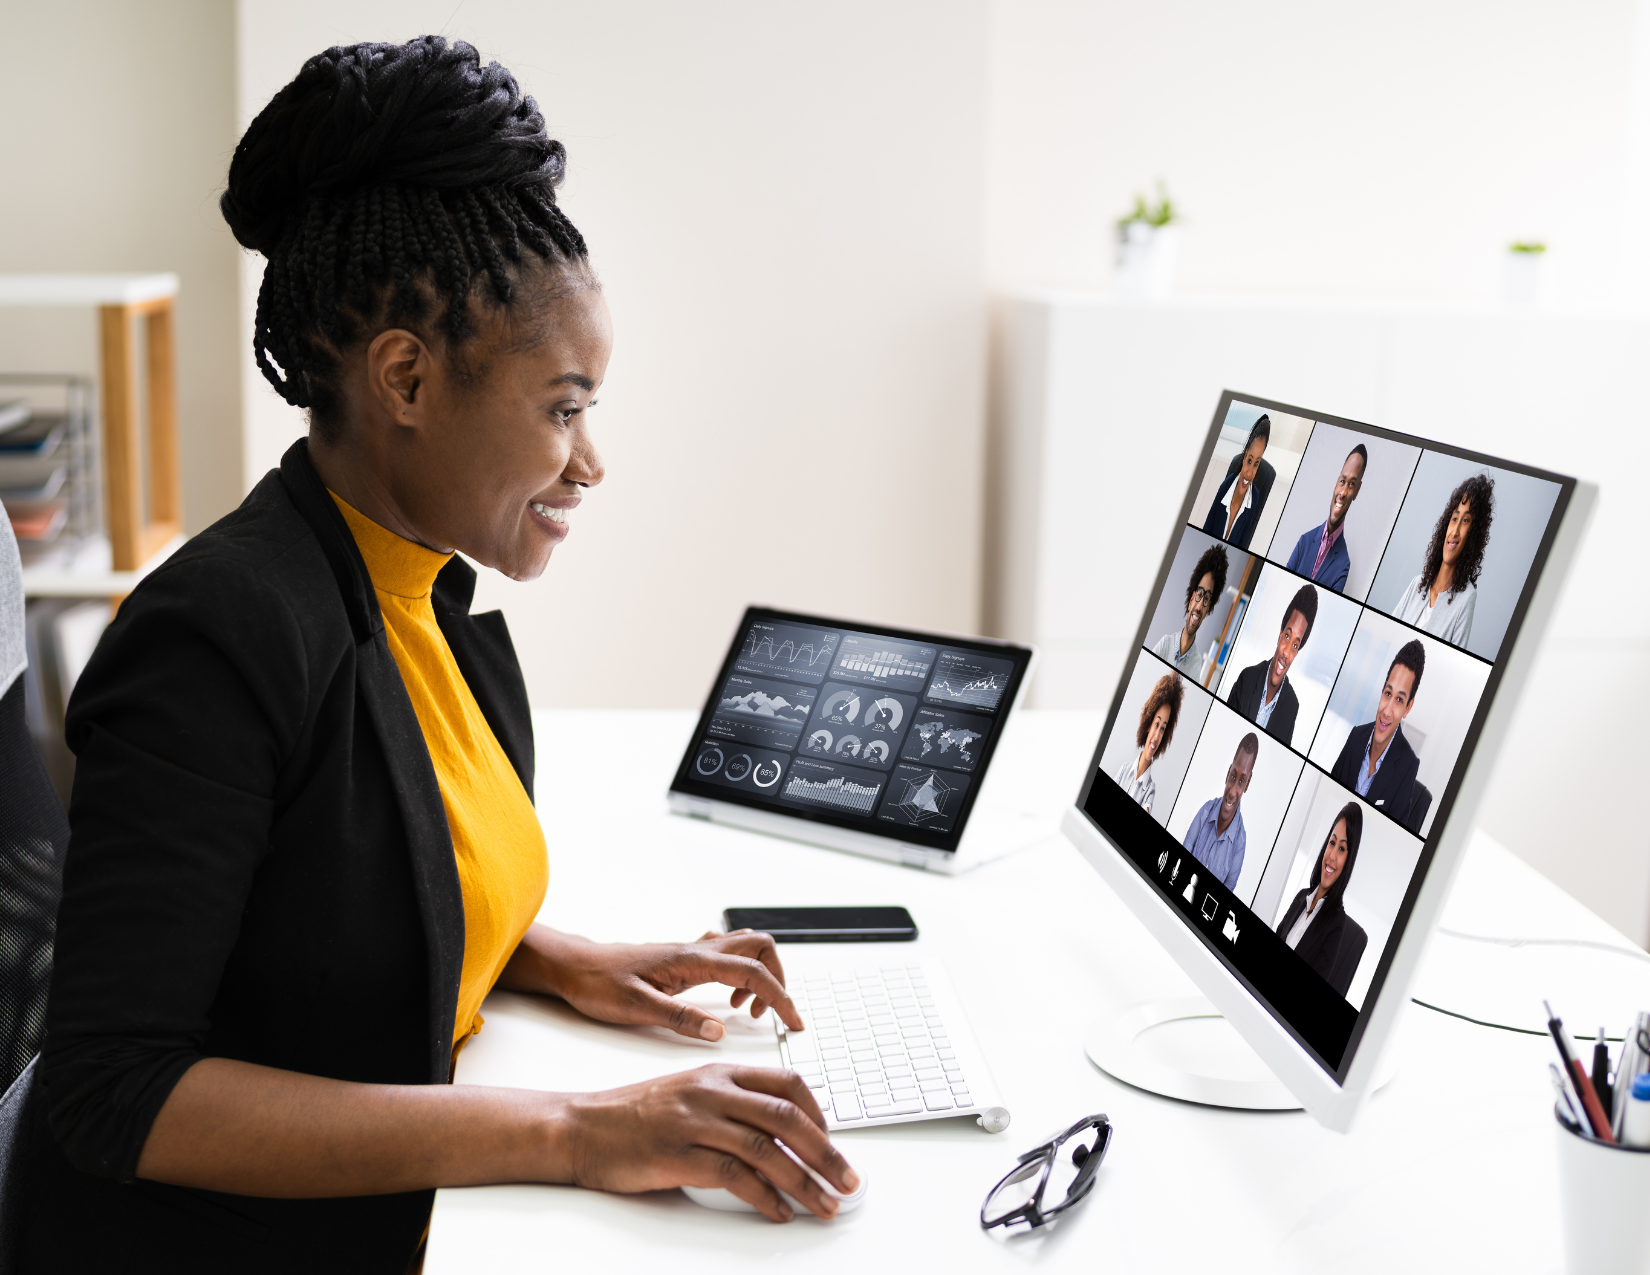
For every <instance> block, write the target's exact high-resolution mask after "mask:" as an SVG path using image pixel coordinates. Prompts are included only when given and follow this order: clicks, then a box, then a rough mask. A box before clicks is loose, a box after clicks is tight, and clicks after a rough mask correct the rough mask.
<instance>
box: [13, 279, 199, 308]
mask: <svg viewBox="0 0 1650 1275" xmlns="http://www.w3.org/2000/svg"><path fill="white" fill-rule="evenodd" d="M177 295H178V277H177V275H175V274H0V306H25V305H141V304H142V303H143V302H145V301H158V300H160V299H161V298H162V297H175V296H177Z"/></svg>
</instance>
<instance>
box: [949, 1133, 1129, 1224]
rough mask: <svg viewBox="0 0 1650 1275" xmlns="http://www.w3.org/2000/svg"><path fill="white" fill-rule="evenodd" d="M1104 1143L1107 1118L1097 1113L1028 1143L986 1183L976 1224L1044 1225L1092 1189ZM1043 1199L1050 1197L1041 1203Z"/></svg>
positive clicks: (1107, 1143) (1108, 1137)
mask: <svg viewBox="0 0 1650 1275" xmlns="http://www.w3.org/2000/svg"><path fill="white" fill-rule="evenodd" d="M1110 1146H1111V1121H1110V1120H1108V1119H1106V1117H1105V1116H1103V1115H1100V1116H1084V1117H1083V1118H1082V1119H1081V1120H1079V1121H1078V1122H1077V1123H1076V1124H1074V1125H1072V1126H1071V1128H1069V1129H1067V1130H1066V1131H1065V1132H1064V1133H1062V1134H1060V1135H1058V1136H1057V1137H1054V1138H1051V1139H1050V1140H1049V1141H1047V1142H1045V1143H1043V1145H1042V1146H1040V1147H1033V1148H1032V1149H1031V1150H1030V1151H1027V1152H1026V1153H1025V1154H1024V1155H1023V1156H1021V1157H1020V1160H1019V1163H1018V1164H1016V1165H1015V1166H1014V1168H1013V1169H1012V1170H1010V1171H1009V1174H1008V1176H1007V1177H1005V1178H1004V1179H1003V1180H1002V1181H1001V1182H999V1183H997V1185H996V1186H994V1187H992V1188H991V1194H989V1195H987V1196H986V1197H985V1203H984V1204H983V1205H982V1206H981V1207H980V1226H981V1227H983V1228H984V1229H985V1230H988V1231H989V1230H990V1229H991V1228H992V1227H994V1226H1012V1225H1014V1223H1016V1222H1025V1223H1027V1224H1028V1225H1030V1226H1032V1227H1039V1226H1046V1225H1047V1224H1048V1223H1049V1222H1052V1221H1053V1220H1054V1219H1055V1218H1057V1217H1059V1216H1060V1214H1062V1213H1064V1212H1065V1211H1066V1210H1067V1209H1069V1208H1071V1207H1072V1206H1074V1205H1076V1204H1080V1203H1082V1201H1083V1199H1084V1198H1085V1197H1086V1196H1087V1195H1088V1193H1089V1192H1090V1191H1092V1190H1093V1189H1094V1175H1095V1173H1096V1172H1097V1171H1098V1170H1099V1168H1100V1162H1101V1161H1102V1160H1104V1159H1105V1158H1106V1149H1107V1148H1108V1147H1110ZM1068 1148H1069V1150H1068ZM1062 1152H1063V1153H1064V1154H1062ZM1045 1198H1047V1199H1049V1200H1052V1201H1053V1203H1052V1204H1051V1205H1049V1206H1048V1207H1046V1208H1045V1207H1044V1204H1043V1201H1044V1199H1045Z"/></svg>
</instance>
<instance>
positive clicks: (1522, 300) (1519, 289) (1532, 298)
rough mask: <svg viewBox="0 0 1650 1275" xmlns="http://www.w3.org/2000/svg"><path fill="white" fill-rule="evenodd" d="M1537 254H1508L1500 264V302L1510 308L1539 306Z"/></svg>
mask: <svg viewBox="0 0 1650 1275" xmlns="http://www.w3.org/2000/svg"><path fill="white" fill-rule="evenodd" d="M1541 257H1542V254H1541V253H1539V252H1509V253H1508V254H1507V256H1506V259H1505V260H1504V261H1503V262H1502V264H1501V301H1502V304H1504V305H1510V306H1536V305H1540V304H1541Z"/></svg>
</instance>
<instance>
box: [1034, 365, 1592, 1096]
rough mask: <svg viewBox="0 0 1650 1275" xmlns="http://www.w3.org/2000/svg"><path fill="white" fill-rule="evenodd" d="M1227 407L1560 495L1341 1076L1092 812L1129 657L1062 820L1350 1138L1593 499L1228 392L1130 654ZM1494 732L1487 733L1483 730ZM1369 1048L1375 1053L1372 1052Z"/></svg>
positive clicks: (1436, 446)
mask: <svg viewBox="0 0 1650 1275" xmlns="http://www.w3.org/2000/svg"><path fill="white" fill-rule="evenodd" d="M1234 402H1241V403H1244V404H1250V405H1253V406H1256V407H1261V408H1264V409H1266V410H1268V411H1276V412H1280V413H1285V414H1288V415H1293V416H1299V417H1303V418H1305V419H1308V420H1310V421H1312V422H1313V423H1314V425H1316V424H1326V425H1333V426H1338V427H1341V428H1345V429H1350V430H1355V431H1358V432H1361V433H1366V434H1369V435H1371V436H1373V437H1377V438H1381V439H1386V440H1389V441H1393V442H1398V443H1403V444H1406V445H1410V446H1415V447H1419V448H1422V449H1423V450H1431V451H1435V452H1440V453H1443V454H1446V455H1449V456H1453V457H1457V458H1459V459H1463V460H1468V461H1471V462H1475V463H1480V464H1484V465H1488V466H1492V467H1494V468H1498V469H1504V470H1508V471H1511V472H1514V473H1519V474H1523V475H1526V476H1529V477H1532V478H1536V479H1540V480H1543V481H1546V482H1551V483H1554V484H1555V485H1557V486H1558V487H1559V493H1558V496H1557V499H1556V500H1555V502H1554V506H1553V511H1552V513H1551V514H1550V515H1549V518H1548V524H1547V527H1546V529H1545V532H1544V534H1543V536H1542V539H1541V542H1540V544H1539V546H1538V547H1537V550H1536V552H1535V555H1534V556H1533V558H1532V559H1531V563H1530V569H1529V573H1528V575H1527V576H1526V578H1525V582H1524V587H1523V589H1522V591H1521V592H1520V595H1519V598H1518V601H1517V604H1516V605H1515V606H1514V608H1513V611H1512V614H1511V616H1510V618H1509V620H1508V623H1507V631H1506V634H1505V636H1504V637H1503V639H1502V644H1501V648H1500V652H1499V654H1498V657H1497V658H1496V659H1495V660H1494V661H1491V662H1490V672H1489V675H1488V677H1487V679H1486V681H1485V685H1484V691H1483V694H1482V696H1481V698H1480V700H1479V704H1478V707H1477V709H1476V710H1475V712H1474V715H1473V719H1472V722H1471V724H1470V725H1469V727H1468V730H1467V733H1466V737H1465V739H1464V740H1463V743H1462V746H1461V758H1462V761H1461V762H1459V763H1458V764H1457V766H1456V768H1455V770H1454V771H1453V772H1452V774H1451V776H1450V780H1449V783H1448V784H1447V785H1446V786H1445V788H1444V789H1443V791H1442V792H1441V793H1440V794H1439V796H1438V798H1437V799H1436V810H1437V813H1436V815H1435V816H1434V818H1433V823H1432V828H1431V831H1430V832H1429V834H1428V836H1427V837H1426V838H1425V839H1424V841H1423V845H1422V848H1421V852H1420V857H1419V859H1418V861H1417V864H1416V869H1415V872H1414V875H1413V876H1412V878H1411V880H1410V884H1409V887H1408V888H1407V889H1406V891H1405V894H1404V898H1403V901H1402V903H1401V904H1400V906H1399V909H1398V911H1397V913H1396V915H1395V916H1394V920H1393V926H1392V931H1391V933H1392V936H1393V938H1392V940H1391V941H1389V942H1388V945H1387V947H1386V950H1385V951H1384V952H1382V953H1381V956H1380V958H1379V960H1378V963H1377V965H1376V968H1375V971H1374V974H1373V977H1372V980H1371V983H1370V989H1369V992H1368V994H1367V996H1366V998H1365V1001H1364V1004H1363V1007H1362V1009H1361V1010H1360V1011H1359V1012H1358V1017H1357V1021H1356V1023H1355V1024H1354V1026H1353V1029H1352V1033H1351V1035H1350V1037H1349V1038H1348V1040H1347V1043H1346V1046H1345V1050H1344V1053H1343V1055H1342V1058H1341V1061H1340V1064H1339V1066H1336V1067H1332V1066H1330V1065H1329V1063H1328V1061H1327V1060H1326V1059H1324V1058H1323V1057H1322V1056H1321V1055H1320V1054H1319V1053H1318V1051H1317V1050H1316V1049H1314V1048H1313V1047H1312V1046H1311V1045H1310V1044H1308V1043H1307V1041H1306V1040H1305V1039H1304V1038H1303V1037H1302V1035H1301V1033H1300V1032H1299V1031H1298V1030H1297V1029H1296V1028H1295V1026H1294V1025H1293V1024H1291V1023H1290V1022H1289V1021H1288V1020H1287V1019H1285V1018H1283V1017H1282V1015H1281V1014H1279V1013H1277V1012H1276V1011H1274V1010H1273V1009H1272V1007H1271V1005H1270V1004H1269V1003H1268V1001H1267V1000H1266V998H1265V996H1264V995H1263V994H1262V993H1261V992H1260V991H1259V990H1258V989H1257V988H1255V987H1253V986H1252V985H1251V984H1250V983H1249V981H1248V980H1247V979H1245V978H1244V977H1243V975H1242V974H1241V973H1239V972H1238V971H1237V970H1236V969H1235V968H1233V967H1232V966H1231V965H1229V964H1228V963H1227V962H1226V960H1225V959H1224V958H1223V956H1222V954H1221V952H1220V950H1219V948H1218V947H1217V946H1216V945H1215V944H1214V943H1213V942H1212V940H1211V939H1210V938H1209V936H1208V935H1206V934H1204V933H1203V932H1201V931H1199V930H1197V929H1195V928H1193V927H1192V926H1189V925H1187V924H1186V923H1185V920H1184V918H1183V917H1182V915H1181V914H1180V913H1179V912H1178V911H1177V910H1175V909H1173V908H1172V907H1170V906H1169V904H1168V902H1167V901H1166V900H1165V899H1164V898H1163V897H1162V895H1161V894H1160V893H1159V891H1158V888H1157V886H1156V885H1155V883H1154V882H1153V881H1152V880H1151V878H1150V877H1148V876H1147V875H1146V874H1145V872H1144V871H1143V870H1142V869H1141V868H1140V867H1139V866H1138V865H1137V864H1136V863H1135V862H1134V860H1133V859H1132V858H1131V857H1130V856H1129V855H1127V854H1126V853H1125V852H1124V851H1123V850H1122V848H1121V847H1120V846H1119V845H1118V844H1117V843H1116V841H1115V840H1114V839H1113V838H1112V837H1111V836H1110V834H1109V833H1108V832H1107V830H1106V829H1104V828H1102V827H1101V826H1100V825H1099V823H1098V822H1097V821H1096V820H1095V819H1094V818H1093V817H1092V816H1091V815H1090V814H1089V813H1088V812H1087V810H1086V805H1087V803H1088V798H1089V794H1090V792H1091V790H1092V789H1093V787H1094V785H1095V783H1096V782H1098V781H1099V779H1100V777H1101V776H1100V759H1101V755H1102V753H1103V752H1104V749H1105V744H1106V740H1107V739H1108V738H1109V737H1110V735H1111V731H1112V728H1113V726H1114V725H1115V723H1116V721H1117V716H1118V714H1119V712H1120V711H1121V710H1122V703H1123V696H1124V693H1125V691H1126V689H1127V685H1128V677H1129V670H1130V669H1131V668H1132V659H1126V660H1125V663H1124V668H1123V671H1122V673H1121V675H1120V676H1119V679H1118V684H1117V688H1116V690H1115V692H1114V693H1113V696H1112V700H1111V705H1110V707H1109V709H1108V711H1107V713H1106V719H1105V724H1104V726H1103V728H1102V730H1101V731H1100V735H1099V738H1098V739H1097V741H1096V743H1095V748H1094V752H1093V754H1092V756H1091V759H1090V764H1089V768H1088V771H1087V773H1086V775H1085V778H1084V781H1083V785H1082V788H1081V789H1080V791H1079V792H1078V795H1077V799H1076V802H1075V803H1074V805H1073V806H1072V807H1071V808H1070V809H1069V810H1068V811H1067V814H1066V818H1065V821H1064V824H1063V827H1064V830H1065V832H1066V834H1067V836H1068V838H1069V839H1070V840H1072V841H1073V843H1074V844H1076V845H1077V847H1078V849H1079V850H1080V851H1081V852H1082V853H1083V854H1084V856H1085V858H1087V859H1088V860H1089V862H1090V863H1091V864H1092V865H1093V866H1094V867H1096V868H1097V869H1098V870H1099V871H1100V872H1101V874H1102V875H1103V876H1104V877H1106V878H1107V880H1108V881H1109V882H1110V883H1111V884H1112V885H1113V887H1114V888H1115V889H1117V890H1118V892H1119V893H1120V894H1121V895H1122V897H1123V898H1124V900H1125V901H1126V902H1128V903H1129V904H1130V906H1131V908H1132V910H1133V911H1134V912H1135V913H1136V915H1137V916H1139V917H1140V918H1141V919H1142V920H1143V921H1145V922H1146V923H1147V925H1148V928H1150V929H1151V930H1152V932H1153V934H1154V936H1155V937H1157V938H1158V939H1159V941H1160V942H1163V943H1164V945H1165V947H1167V948H1168V950H1169V951H1170V954H1171V955H1172V956H1174V958H1175V959H1176V961H1177V963H1178V964H1180V965H1181V967H1182V968H1183V969H1185V970H1186V971H1187V973H1188V974H1190V975H1192V977H1193V979H1194V981H1195V982H1197V983H1198V985H1199V987H1200V989H1201V990H1202V991H1203V992H1204V994H1205V995H1207V996H1208V997H1209V998H1210V1000H1211V1001H1214V1003H1215V1004H1216V1007H1217V1008H1219V1009H1220V1010H1221V1012H1222V1014H1223V1015H1224V1016H1225V1017H1227V1018H1228V1019H1229V1020H1231V1021H1232V1022H1233V1024H1234V1026H1237V1027H1238V1028H1239V1030H1240V1032H1242V1034H1243V1035H1244V1036H1245V1037H1246V1038H1248V1039H1249V1040H1250V1043H1251V1044H1252V1045H1253V1046H1254V1047H1255V1048H1256V1050H1257V1052H1259V1053H1261V1055H1262V1057H1263V1058H1264V1059H1265V1060H1266V1061H1267V1062H1268V1063H1269V1064H1270V1065H1271V1066H1272V1067H1273V1069H1274V1070H1275V1071H1277V1072H1278V1075H1279V1078H1280V1079H1282V1080H1283V1081H1284V1082H1285V1083H1286V1084H1288V1085H1289V1087H1290V1089H1291V1090H1292V1091H1293V1092H1294V1093H1295V1094H1296V1096H1297V1097H1299V1098H1301V1099H1302V1101H1303V1105H1305V1106H1306V1107H1307V1108H1308V1110H1311V1111H1312V1112H1313V1114H1314V1115H1315V1116H1317V1118H1318V1119H1319V1120H1321V1121H1322V1122H1323V1123H1325V1124H1328V1125H1330V1126H1331V1127H1337V1128H1345V1127H1346V1126H1347V1124H1349V1123H1350V1121H1351V1118H1352V1114H1353V1112H1354V1111H1355V1110H1356V1107H1357V1104H1358V1102H1359V1101H1360V1100H1361V1097H1362V1095H1363V1092H1364V1091H1365V1089H1366V1088H1367V1085H1368V1082H1369V1080H1370V1079H1371V1078H1372V1077H1373V1075H1374V1068H1375V1066H1376V1064H1377V1063H1378V1061H1379V1054H1380V1052H1381V1048H1382V1046H1384V1044H1385V1041H1386V1038H1387V1036H1388V1035H1389V1034H1390V1027H1391V1024H1392V1022H1393V1021H1394V1020H1395V1018H1396V1014H1397V1010H1398V1009H1399V1008H1400V1007H1401V1005H1402V1004H1403V1002H1404V1000H1405V997H1406V995H1407V990H1408V984H1409V978H1410V976H1411V975H1412V974H1413V971H1414V964H1415V962H1416V961H1417V960H1418V959H1419V955H1420V952H1421V951H1422V949H1423V948H1424V945H1425V942H1426V939H1427V938H1428V937H1429V936H1430V933H1431V929H1432V926H1433V924H1434V922H1435V921H1436V915H1437V910H1438V908H1439V907H1441V906H1442V902H1443V899H1444V897H1445V896H1446V895H1447V892H1448V888H1449V884H1450V882H1451V881H1453V879H1454V874H1455V872H1456V870H1457V868H1458V867H1459V862H1460V856H1461V854H1462V852H1463V851H1464V849H1465V846H1466V843H1467V840H1468V838H1469V836H1470V834H1471V831H1472V820H1473V817H1474V815H1475V814H1476V808H1477V805H1478V802H1479V800H1480V798H1481V797H1482V792H1483V788H1484V785H1485V782H1486V781H1487V778H1488V775H1489V773H1490V771H1491V770H1492V769H1493V766H1494V761H1495V757H1496V755H1497V754H1498V752H1499V750H1500V747H1501V744H1502V742H1503V741H1504V739H1505V736H1506V726H1507V725H1508V724H1509V723H1510V720H1511V714H1512V711H1513V708H1514V707H1515V705H1516V702H1517V699H1518V696H1519V692H1520V691H1521V690H1522V686H1523V682H1524V681H1525V679H1526V678H1527V675H1528V671H1529V667H1530V664H1531V662H1532V661H1533V653H1534V651H1535V649H1536V648H1537V647H1538V646H1539V643H1540V639H1541V635H1542V633H1543V632H1544V631H1545V628H1546V624H1547V621H1548V619H1549V618H1550V616H1551V613H1552V609H1553V607H1552V604H1553V602H1554V601H1555V600H1556V596H1557V590H1558V587H1559V585H1560V584H1561V583H1562V579H1563V577H1564V575H1565V574H1566V572H1567V569H1568V566H1569V563H1570V561H1571V560H1572V559H1573V557H1574V553H1575V550H1576V547H1577V545H1578V544H1579V540H1580V537H1581V534H1582V532H1583V530H1584V529H1585V525H1586V522H1587V520H1588V517H1589V516H1590V514H1591V509H1592V505H1593V502H1594V498H1595V496H1596V488H1594V487H1592V486H1591V485H1590V484H1585V483H1580V482H1578V481H1577V480H1576V479H1574V478H1571V477H1567V476H1565V475H1562V474H1556V473H1553V472H1551V471H1548V470H1544V469H1541V468H1539V467H1536V466H1531V465H1526V464H1523V463H1520V462H1517V461H1512V460H1507V459H1504V458H1502V457H1496V456H1490V455H1487V454H1484V453H1481V452H1476V451H1473V450H1471V449H1469V448H1463V447H1457V446H1454V445H1452V444H1449V443H1445V442H1441V441H1438V440H1433V439H1426V438H1422V437H1419V436H1417V435H1412V434H1406V433H1403V432H1401V431H1397V430H1391V429H1387V428H1384V427H1381V426H1376V425H1370V424H1367V423H1365V422H1362V421H1355V420H1350V419H1347V418H1344V417H1339V416H1334V415H1331V414H1328V413H1324V412H1317V411H1313V410H1310V409H1305V408H1300V407H1296V406H1293V405H1291V404H1287V403H1282V402H1278V401H1276V400H1272V399H1267V398H1264V397H1262V396H1260V395H1255V394H1246V393H1243V392H1240V391H1236V390H1225V391H1223V392H1222V394H1221V397H1220V401H1219V403H1218V404H1217V406H1216V408H1215V412H1214V416H1213V419H1212V420H1211V422H1210V425H1209V429H1208V431H1207V433H1206V434H1205V437H1204V441H1203V446H1202V448H1201V449H1200V451H1199V453H1198V458H1197V461H1196V463H1195V464H1194V466H1193V469H1192V477H1191V481H1190V482H1189V484H1188V486H1187V490H1186V495H1185V497H1184V499H1183V500H1182V502H1181V505H1180V510H1179V515H1178V518H1177V520H1176V522H1175V524H1174V527H1173V529H1172V530H1171V531H1170V534H1169V535H1168V537H1167V543H1166V548H1165V551H1164V554H1163V558H1162V561H1161V563H1160V564H1159V567H1158V571H1157V574H1156V578H1155V580H1154V582H1153V585H1152V590H1151V592H1150V594H1148V596H1147V599H1146V602H1145V605H1144V607H1143V610H1142V613H1141V618H1140V623H1139V626H1138V627H1137V629H1136V630H1135V634H1134V641H1133V644H1132V645H1131V647H1130V648H1129V653H1130V655H1131V656H1133V655H1137V654H1138V653H1139V651H1141V650H1142V649H1143V648H1144V644H1145V641H1146V637H1147V627H1148V625H1149V624H1150V622H1151V617H1152V612H1153V609H1154V602H1155V600H1156V598H1157V597H1158V596H1159V594H1160V593H1161V591H1162V589H1163V588H1164V586H1165V584H1166V583H1167V580H1168V575H1169V571H1170V569H1171V567H1172V565H1173V561H1174V556H1175V551H1176V548H1177V547H1178V545H1179V543H1180V540H1181V537H1182V535H1183V534H1184V532H1185V530H1186V528H1187V527H1188V525H1190V523H1189V519H1190V517H1191V514H1192V504H1193V501H1194V500H1195V499H1196V497H1197V493H1198V490H1199V486H1200V483H1201V480H1202V477H1203V475H1204V472H1205V470H1206V469H1207V467H1208V465H1209V462H1210V460H1211V458H1212V457H1213V454H1214V448H1215V444H1216V442H1217V440H1218V438H1219V435H1220V430H1221V426H1222V425H1223V423H1224V422H1225V420H1226V416H1227V413H1228V411H1229V409H1230V408H1231V406H1232V404H1233V403H1234ZM1287 495H1288V494H1287V493H1284V496H1283V498H1284V499H1287ZM1365 605H1366V606H1367V603H1365ZM1492 726H1493V727H1494V729H1491V728H1492ZM1108 782H1109V780H1108ZM1366 1044H1367V1045H1368V1046H1369V1047H1367V1048H1366ZM1263 1046H1264V1047H1263Z"/></svg>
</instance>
